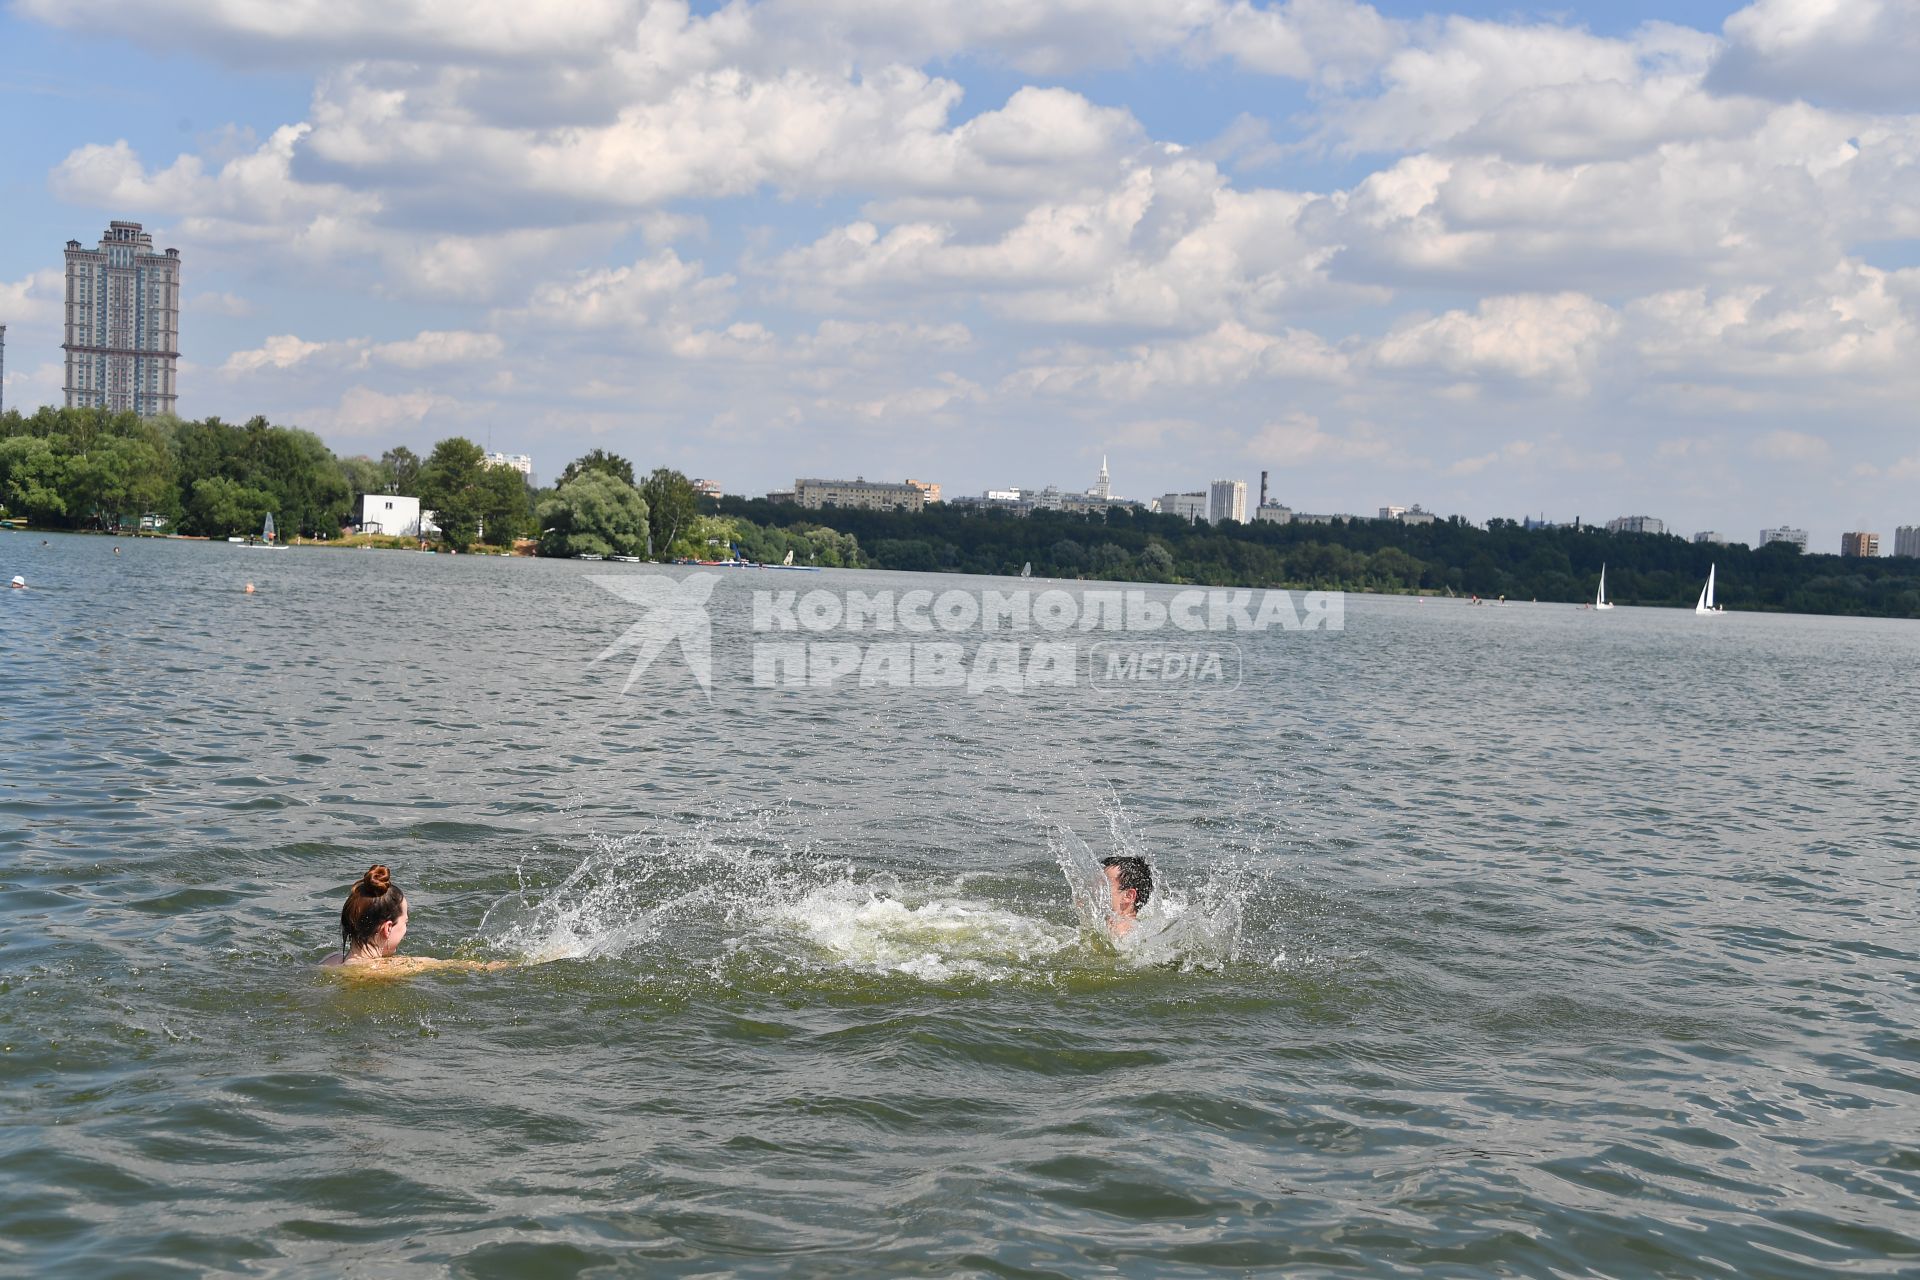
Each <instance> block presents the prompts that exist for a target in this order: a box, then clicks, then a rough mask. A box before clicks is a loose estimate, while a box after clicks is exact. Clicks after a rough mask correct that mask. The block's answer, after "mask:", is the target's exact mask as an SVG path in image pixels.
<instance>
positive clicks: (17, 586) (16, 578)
mask: <svg viewBox="0 0 1920 1280" xmlns="http://www.w3.org/2000/svg"><path fill="white" fill-rule="evenodd" d="M13 589H14V590H15V591H25V590H26V589H27V580H26V579H25V578H23V577H21V576H20V575H19V574H17V573H16V574H14V575H13Z"/></svg>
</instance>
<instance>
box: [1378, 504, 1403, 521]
mask: <svg viewBox="0 0 1920 1280" xmlns="http://www.w3.org/2000/svg"><path fill="white" fill-rule="evenodd" d="M1405 514H1407V509H1406V508H1405V507H1382V508H1380V518H1381V519H1382V520H1398V519H1399V518H1400V517H1401V516H1403V515H1405Z"/></svg>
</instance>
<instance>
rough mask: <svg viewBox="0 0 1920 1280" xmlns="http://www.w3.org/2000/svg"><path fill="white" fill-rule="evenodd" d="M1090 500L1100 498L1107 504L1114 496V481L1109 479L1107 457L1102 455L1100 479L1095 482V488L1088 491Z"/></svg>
mask: <svg viewBox="0 0 1920 1280" xmlns="http://www.w3.org/2000/svg"><path fill="white" fill-rule="evenodd" d="M1087 496H1088V497H1089V498H1098V499H1100V500H1101V501H1102V502H1105V501H1106V500H1107V499H1108V498H1111V497H1112V496H1113V481H1112V480H1110V479H1109V478H1108V477H1107V455H1106V454H1104V453H1103V454H1101V455H1100V478H1099V479H1098V480H1095V481H1094V482H1093V488H1091V489H1089V490H1087Z"/></svg>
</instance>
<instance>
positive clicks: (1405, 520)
mask: <svg viewBox="0 0 1920 1280" xmlns="http://www.w3.org/2000/svg"><path fill="white" fill-rule="evenodd" d="M1379 518H1380V519H1382V520H1393V521H1396V522H1398V523H1400V524H1432V523H1433V522H1434V520H1435V518H1436V517H1435V516H1434V514H1433V512H1431V511H1428V510H1426V509H1425V508H1423V507H1422V506H1421V505H1420V504H1419V503H1417V502H1416V503H1414V504H1413V505H1412V506H1410V507H1382V508H1380V517H1379Z"/></svg>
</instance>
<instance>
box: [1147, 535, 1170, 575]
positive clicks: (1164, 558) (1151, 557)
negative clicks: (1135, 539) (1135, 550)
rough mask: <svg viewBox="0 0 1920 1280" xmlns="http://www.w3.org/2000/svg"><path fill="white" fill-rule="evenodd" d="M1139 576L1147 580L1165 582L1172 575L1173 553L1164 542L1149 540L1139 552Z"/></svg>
mask: <svg viewBox="0 0 1920 1280" xmlns="http://www.w3.org/2000/svg"><path fill="white" fill-rule="evenodd" d="M1140 576H1141V577H1143V578H1145V579H1146V580H1147V581H1148V582H1166V581H1169V580H1170V579H1171V578H1172V577H1173V553H1172V552H1171V551H1168V550H1167V548H1166V544H1165V543H1161V542H1149V543H1148V544H1147V546H1146V549H1145V550H1144V551H1142V552H1141V553H1140Z"/></svg>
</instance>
